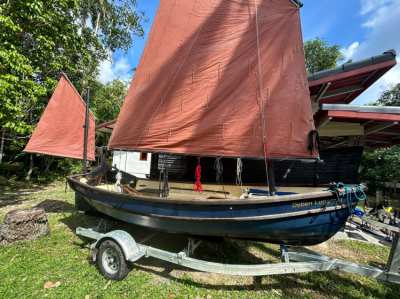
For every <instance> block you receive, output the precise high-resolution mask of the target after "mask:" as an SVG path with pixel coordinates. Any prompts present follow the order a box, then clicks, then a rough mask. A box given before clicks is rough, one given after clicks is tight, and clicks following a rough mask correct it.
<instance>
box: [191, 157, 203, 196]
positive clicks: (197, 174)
mask: <svg viewBox="0 0 400 299" xmlns="http://www.w3.org/2000/svg"><path fill="white" fill-rule="evenodd" d="M195 177H196V182H195V183H194V187H193V190H194V191H197V192H203V185H202V184H201V181H200V179H201V165H200V159H198V161H197V166H196V171H195Z"/></svg>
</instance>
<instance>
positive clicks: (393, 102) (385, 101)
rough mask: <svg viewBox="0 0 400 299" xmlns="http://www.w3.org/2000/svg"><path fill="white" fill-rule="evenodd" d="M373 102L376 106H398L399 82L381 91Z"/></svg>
mask: <svg viewBox="0 0 400 299" xmlns="http://www.w3.org/2000/svg"><path fill="white" fill-rule="evenodd" d="M373 104H374V105H377V106H400V83H397V84H396V85H395V86H393V87H392V88H391V89H389V90H387V91H385V92H384V93H382V95H381V96H380V97H379V99H378V100H377V101H376V102H375V103H373Z"/></svg>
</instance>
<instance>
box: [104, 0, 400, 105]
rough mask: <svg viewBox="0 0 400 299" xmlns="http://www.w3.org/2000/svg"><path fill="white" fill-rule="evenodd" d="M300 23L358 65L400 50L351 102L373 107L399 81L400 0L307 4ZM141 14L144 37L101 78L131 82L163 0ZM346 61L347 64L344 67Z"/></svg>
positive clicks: (149, 1) (142, 5)
mask: <svg viewBox="0 0 400 299" xmlns="http://www.w3.org/2000/svg"><path fill="white" fill-rule="evenodd" d="M302 2H303V4H304V6H303V7H302V8H301V21H302V32H303V39H304V41H307V40H309V39H313V38H316V37H319V38H322V39H323V40H325V41H327V42H328V43H329V44H337V45H339V46H340V48H341V52H342V54H343V56H344V57H345V59H344V61H343V62H345V61H347V60H349V59H352V60H353V61H357V60H361V59H365V58H369V57H371V56H375V55H379V54H382V53H383V52H384V51H386V50H389V49H395V50H396V51H397V53H398V54H399V58H398V59H397V61H398V63H399V65H398V66H395V67H394V68H393V69H391V70H390V71H389V72H388V73H386V74H385V75H384V76H383V77H382V78H381V79H380V80H378V81H377V82H376V83H375V84H374V85H372V86H371V87H370V88H369V89H367V90H366V91H365V92H364V93H363V94H361V95H360V96H359V97H358V98H357V99H356V100H355V101H354V102H353V103H352V104H356V105H362V104H368V103H371V102H373V101H375V100H376V99H378V97H379V95H380V94H381V93H382V92H383V91H385V90H387V89H389V88H390V87H392V86H393V85H395V84H396V83H400V0H335V1H332V0H303V1H302ZM137 3H138V5H137V6H138V7H137V10H138V11H141V12H144V14H145V16H146V19H147V21H146V22H145V23H144V26H143V27H144V31H145V34H144V36H143V37H135V38H134V40H133V43H132V46H131V48H130V49H129V50H128V51H127V52H121V51H116V52H115V53H112V54H111V55H110V59H107V60H105V61H103V62H102V63H101V64H100V73H99V80H100V81H101V82H103V83H106V82H109V81H112V80H114V79H121V80H125V81H128V82H129V81H130V79H131V77H132V73H133V69H134V68H135V67H136V66H137V65H138V63H139V60H140V56H141V54H142V51H143V49H144V47H145V44H146V40H147V37H148V33H149V31H150V28H151V24H152V22H153V19H154V16H155V14H156V12H157V8H158V3H159V0H137ZM343 62H342V63H343Z"/></svg>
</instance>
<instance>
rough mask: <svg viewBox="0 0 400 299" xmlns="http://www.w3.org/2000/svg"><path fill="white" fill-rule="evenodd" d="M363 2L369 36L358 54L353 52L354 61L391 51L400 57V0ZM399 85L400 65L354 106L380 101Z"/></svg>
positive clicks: (399, 59) (374, 85)
mask: <svg viewBox="0 0 400 299" xmlns="http://www.w3.org/2000/svg"><path fill="white" fill-rule="evenodd" d="M361 3H362V5H361V7H362V8H361V13H364V14H368V15H367V16H366V17H367V20H366V22H365V23H364V24H363V26H364V27H365V28H366V30H367V34H366V38H365V40H364V41H362V42H360V43H359V46H358V47H357V51H355V52H354V53H353V60H360V59H365V58H368V57H371V56H375V55H379V54H382V53H383V52H385V51H387V50H389V49H395V50H396V52H397V53H398V55H400V39H399V28H400V0H386V1H372V0H370V1H365V0H361ZM363 3H364V4H363ZM397 61H398V63H400V58H397ZM397 83H400V66H399V64H398V65H396V66H395V67H394V68H392V69H391V70H389V71H388V72H387V73H386V74H385V75H384V76H383V77H382V78H381V79H379V80H378V81H377V82H375V84H373V85H372V86H371V87H370V88H368V89H367V90H366V91H365V92H364V93H363V94H362V95H361V96H360V97H358V98H357V100H356V101H355V102H354V104H366V103H371V102H373V101H376V100H377V99H378V97H379V96H380V95H381V93H382V92H383V91H385V90H387V89H389V88H391V87H392V86H393V85H395V84H397Z"/></svg>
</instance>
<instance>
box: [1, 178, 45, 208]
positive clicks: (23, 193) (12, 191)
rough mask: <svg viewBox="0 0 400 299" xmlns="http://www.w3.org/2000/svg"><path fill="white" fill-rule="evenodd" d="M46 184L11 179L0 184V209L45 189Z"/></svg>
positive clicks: (16, 203)
mask: <svg viewBox="0 0 400 299" xmlns="http://www.w3.org/2000/svg"><path fill="white" fill-rule="evenodd" d="M47 187H48V184H42V185H36V184H32V183H29V182H23V181H11V182H9V183H8V184H7V185H0V209H1V208H3V207H6V206H10V205H19V204H21V203H23V202H24V201H25V200H27V198H26V197H27V196H28V195H30V194H33V193H37V192H40V191H43V190H45V189H46V188H47Z"/></svg>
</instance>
